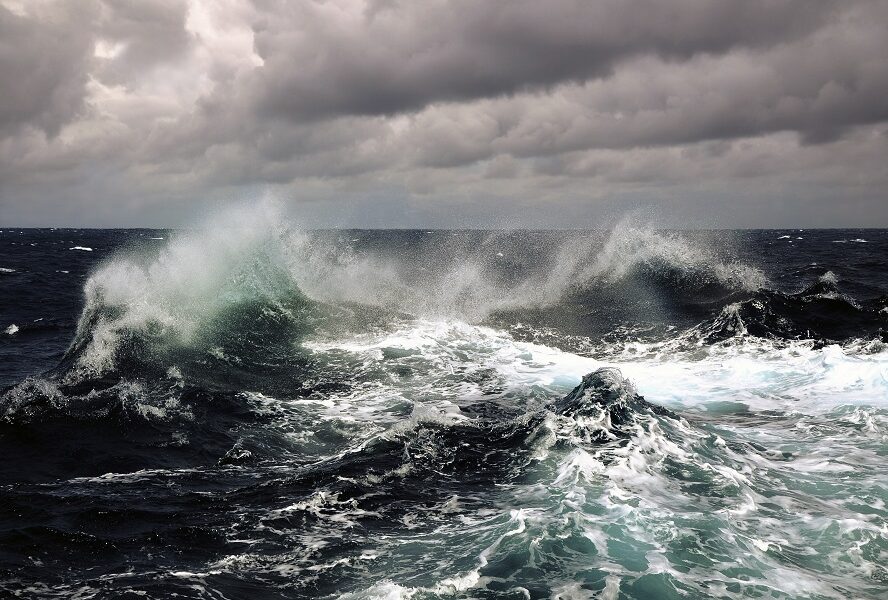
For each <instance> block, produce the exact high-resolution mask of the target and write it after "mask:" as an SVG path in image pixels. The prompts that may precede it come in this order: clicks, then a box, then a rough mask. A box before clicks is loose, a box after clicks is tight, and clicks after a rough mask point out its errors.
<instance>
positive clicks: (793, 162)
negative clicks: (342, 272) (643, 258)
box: [0, 0, 888, 226]
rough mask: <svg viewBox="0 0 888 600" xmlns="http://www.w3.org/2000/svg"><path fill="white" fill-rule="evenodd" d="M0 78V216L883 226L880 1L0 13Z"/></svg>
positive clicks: (613, 1) (154, 5) (83, 4)
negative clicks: (854, 222)
mask: <svg viewBox="0 0 888 600" xmlns="http://www.w3.org/2000/svg"><path fill="white" fill-rule="evenodd" d="M0 78H2V81H4V94H3V95H0V221H2V222H10V223H12V222H32V223H37V222H39V220H40V219H41V218H43V219H45V218H46V215H53V216H54V218H56V217H57V218H63V219H68V221H70V222H74V221H78V220H81V221H82V220H84V219H85V220H86V221H85V222H88V221H89V219H92V220H93V221H94V222H95V223H102V224H140V223H141V224H149V223H155V224H163V223H158V222H157V219H161V220H162V219H173V220H175V219H178V218H184V217H186V216H187V215H189V214H191V213H192V212H194V210H197V209H196V207H198V206H209V205H214V204H215V203H217V202H220V201H223V200H225V199H237V198H241V197H244V196H258V195H264V194H273V195H278V196H282V197H284V198H288V199H292V200H293V201H294V202H295V203H300V202H301V203H303V204H304V207H303V208H304V211H307V213H306V214H310V215H313V216H311V218H312V219H319V218H320V217H319V215H321V214H323V213H325V212H326V214H327V219H328V222H329V223H336V222H337V221H338V220H340V219H342V218H348V219H369V218H372V219H373V223H374V224H378V223H377V221H379V222H381V223H382V224H385V222H386V220H387V219H388V220H390V221H391V224H407V223H408V222H410V223H413V224H419V223H420V222H427V223H428V224H439V225H441V224H443V225H446V224H465V223H462V220H465V219H467V220H468V223H469V224H472V223H477V222H478V220H479V219H482V220H483V219H488V220H493V221H496V219H503V220H505V221H506V222H509V223H518V224H522V225H525V226H533V225H534V224H539V225H552V224H558V225H559V226H565V225H569V224H571V223H578V222H582V221H583V218H584V217H583V215H584V214H586V213H584V211H589V212H590V214H595V213H596V212H597V211H599V210H602V206H604V205H607V206H610V207H611V209H612V210H617V208H618V207H619V206H621V205H622V204H625V205H626V206H627V207H628V206H648V205H653V204H657V205H662V206H665V207H672V210H674V212H675V214H685V215H687V216H685V217H682V218H683V219H685V220H686V219H687V217H688V216H690V217H694V216H698V212H699V207H700V206H704V205H705V206H706V207H708V208H707V210H710V211H713V213H714V214H716V215H717V214H722V215H724V216H725V218H727V219H729V220H731V222H736V223H746V217H747V216H749V218H753V219H754V218H759V219H762V220H763V222H761V223H759V224H760V225H767V224H769V223H768V222H767V220H768V219H770V218H772V217H773V218H774V219H777V218H780V219H783V218H785V217H786V212H785V209H781V210H783V212H780V213H779V214H778V213H777V212H774V211H776V207H777V206H781V207H785V206H797V207H799V212H800V214H801V213H803V212H804V213H805V218H807V219H813V220H814V221H817V220H818V219H819V220H823V219H826V221H825V222H828V220H829V218H834V219H845V218H846V217H849V216H850V215H858V216H859V215H861V214H864V213H865V212H866V210H871V211H872V212H873V215H874V216H873V218H868V219H866V221H865V222H866V224H873V222H874V219H875V220H877V221H878V222H880V223H883V224H885V225H888V203H886V202H885V201H884V200H885V197H884V191H883V190H885V189H888V174H886V169H885V168H884V166H882V162H884V161H883V160H881V157H884V156H885V155H886V153H888V147H886V140H888V134H886V132H888V103H886V102H885V101H884V98H886V97H888V3H885V2H884V1H882V0H844V1H842V2H837V1H828V0H822V1H821V0H750V1H747V2H732V1H727V0H714V1H713V0H604V1H601V2H580V1H569V0H552V1H551V2H544V3H541V2H530V1H527V2H525V1H523V0H521V1H515V2H508V3H498V2H489V3H479V2H469V1H468V0H447V1H445V0H430V1H428V2H422V3H417V2H397V1H386V2H381V1H369V2H362V1H361V0H329V1H327V2H285V1H284V0H255V1H253V2H250V1H248V0H214V1H213V2H210V1H206V0H190V1H189V2H179V1H174V0H150V1H140V2H136V1H127V0H73V1H66V0H33V1H29V2H19V1H16V0H0ZM6 82H13V85H6ZM7 89H8V90H9V92H8V93H7ZM756 194H759V196H761V198H766V197H771V198H775V197H776V198H780V199H781V200H780V202H779V203H777V202H775V203H773V204H771V205H769V204H767V203H766V202H764V200H755V199H754V198H758V197H759V196H756ZM830 195H832V196H831V197H841V198H843V201H844V202H846V203H848V204H849V205H856V206H859V207H867V208H865V209H864V208H859V209H858V210H848V211H846V212H844V213H843V212H841V211H838V212H836V211H835V210H832V209H831V208H830V205H829V202H828V201H827V198H828V197H830ZM704 198H705V199H706V200H705V201H704ZM805 202H810V203H811V206H814V207H816V210H817V211H819V212H818V213H817V214H815V215H810V214H808V213H807V212H806V211H805V209H804V208H803V207H804V206H805ZM368 203H369V204H368ZM621 203H622V204H621ZM479 204H480V205H483V207H482V206H478V205H479ZM372 205H376V206H378V207H379V210H376V211H374V210H373V209H371V208H369V207H370V206H372ZM683 206H684V207H685V208H681V207H683ZM691 206H693V207H695V208H693V209H691V208H688V207H691ZM744 206H746V207H748V208H747V209H744ZM769 206H771V207H772V208H770V209H769V208H768V207H769ZM349 207H351V208H349ZM547 207H558V209H557V210H556V211H554V212H553V211H552V210H550V208H547ZM584 207H585V208H584ZM303 208H301V209H299V210H303ZM769 210H770V211H771V212H769ZM744 211H746V212H744ZM343 215H345V217H343ZM460 215H462V216H460ZM769 215H771V216H769ZM818 215H819V216H818ZM855 218H856V217H855ZM417 219H418V220H419V221H417ZM321 221H323V219H321ZM818 222H819V221H818ZM53 224H64V222H54V223H53ZM352 224H360V223H352ZM784 224H789V223H784ZM810 224H811V223H806V225H810ZM846 224H847V223H846Z"/></svg>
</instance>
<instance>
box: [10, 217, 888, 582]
mask: <svg viewBox="0 0 888 600" xmlns="http://www.w3.org/2000/svg"><path fill="white" fill-rule="evenodd" d="M886 343H888V231H886V230H765V231H703V232H700V231H697V232H680V231H663V230H656V229H651V228H648V227H645V226H641V225H633V224H632V223H630V222H628V221H626V222H622V223H620V224H618V225H616V226H615V227H613V228H612V229H610V230H607V231H558V232H552V231H549V232H537V231H505V232H502V231H500V232H493V231H487V232H485V231H443V230H435V231H407V230H390V231H379V230H373V231H369V230H336V231H304V230H300V229H298V228H297V227H295V226H293V225H291V224H289V223H287V222H286V221H285V220H283V219H279V218H268V217H265V216H264V215H263V214H260V213H256V214H252V213H236V214H233V215H229V216H227V217H224V218H220V219H218V220H216V221H214V222H211V223H207V224H205V225H204V226H202V227H200V228H196V229H193V230H180V231H160V230H144V229H138V230H89V229H52V230H50V229H8V228H3V229H2V231H0V597H3V598H6V597H21V598H65V599H81V600H83V599H89V598H102V599H130V598H132V599H136V598H194V599H197V598H201V599H214V600H223V599H227V600H235V599H244V600H246V599H250V600H253V599H265V598H269V599H284V598H347V599H357V598H366V599H370V598H379V599H393V600H394V599H398V598H413V599H417V600H419V599H427V598H515V599H526V598H551V599H559V600H575V599H585V598H601V599H605V600H615V599H621V600H623V599H670V598H682V599H696V598H723V599H735V598H769V599H773V598H786V599H789V598H793V599H812V600H813V599H828V598H829V599H833V598H834V599H843V600H844V599H849V598H854V599H880V598H881V599H884V598H888V506H886V504H888V345H886Z"/></svg>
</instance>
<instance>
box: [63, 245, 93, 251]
mask: <svg viewBox="0 0 888 600" xmlns="http://www.w3.org/2000/svg"><path fill="white" fill-rule="evenodd" d="M68 250H82V251H84V252H92V251H93V249H92V248H87V247H86V246H74V247H73V248H68Z"/></svg>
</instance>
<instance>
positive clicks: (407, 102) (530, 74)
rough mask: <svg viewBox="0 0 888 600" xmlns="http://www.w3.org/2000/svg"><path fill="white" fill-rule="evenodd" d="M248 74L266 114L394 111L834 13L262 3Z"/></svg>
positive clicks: (773, 37) (699, 48) (524, 0)
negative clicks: (255, 64)
mask: <svg viewBox="0 0 888 600" xmlns="http://www.w3.org/2000/svg"><path fill="white" fill-rule="evenodd" d="M260 5H261V6H262V7H263V9H264V10H263V13H262V16H261V17H260V18H258V19H257V21H256V24H255V27H256V48H257V51H258V54H259V55H260V56H261V57H262V58H263V60H264V61H265V64H264V66H263V68H261V69H258V70H257V71H256V73H255V77H254V78H251V80H250V81H249V84H250V88H251V89H253V90H256V91H257V94H256V96H257V97H256V102H257V104H258V106H259V107H260V109H261V110H263V111H264V112H265V113H267V114H270V115H276V116H287V117H290V118H294V119H297V120H302V119H306V118H316V117H324V116H330V115H336V114H365V115H380V114H395V113H399V112H403V111H410V110H416V109H419V108H422V107H424V106H426V105H428V104H431V103H434V102H440V101H460V100H471V99H476V98H484V97H490V96H497V95H502V94H510V93H514V92H517V91H523V90H533V89H540V88H547V87H550V86H553V85H555V84H558V83H561V82H564V81H581V80H586V79H589V78H593V77H602V76H605V75H608V74H610V73H611V72H612V71H613V69H614V68H615V67H616V65H617V64H618V63H619V61H620V60H622V59H625V58H628V57H633V56H638V55H640V54H655V55H658V56H662V57H665V58H669V59H674V60H678V59H686V58H689V57H691V56H694V55H696V54H699V53H720V52H724V51H727V50H729V49H731V48H734V47H738V46H758V45H769V44H774V43H783V42H786V41H787V40H790V39H793V38H795V37H797V36H799V35H803V34H805V33H807V32H809V31H810V30H811V29H813V28H815V27H817V26H818V25H820V24H822V23H823V22H824V21H825V20H826V19H827V18H829V17H830V16H831V15H832V14H833V9H834V7H835V6H836V4H835V3H834V2H830V1H821V0H776V1H775V0H747V1H745V2H734V1H732V0H715V1H713V0H671V1H670V2H661V1H657V0H602V1H598V2H577V1H576V0H549V1H547V2H538V1H535V0H518V1H514V2H509V3H499V2H474V1H472V0H449V1H440V0H430V1H428V2H399V3H385V4H384V5H380V4H377V5H375V6H372V7H370V8H368V10H366V11H364V12H358V13H353V14H347V13H345V14H344V13H343V12H342V11H340V10H338V7H336V6H335V5H333V4H329V3H312V2H296V3H292V2H285V1H277V2H261V3H260Z"/></svg>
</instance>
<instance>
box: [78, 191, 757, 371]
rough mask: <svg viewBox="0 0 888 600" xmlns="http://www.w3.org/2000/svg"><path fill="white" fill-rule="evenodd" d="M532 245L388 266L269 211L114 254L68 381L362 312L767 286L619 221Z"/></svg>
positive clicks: (484, 243)
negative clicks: (603, 229)
mask: <svg viewBox="0 0 888 600" xmlns="http://www.w3.org/2000/svg"><path fill="white" fill-rule="evenodd" d="M442 238H443V239H442ZM541 239H542V241H536V242H535V241H534V240H532V239H530V238H529V237H528V236H522V235H515V234H514V233H498V234H485V235H480V234H474V233H471V232H469V233H465V232H463V233H459V232H454V233H451V234H448V233H441V234H439V235H437V236H436V237H434V238H433V239H431V240H430V241H428V242H423V241H419V242H417V243H416V244H414V245H413V246H412V247H411V248H408V252H411V253H409V254H396V253H393V252H392V251H391V250H386V251H383V250H379V249H375V248H373V247H360V245H359V244H355V242H358V241H359V240H357V239H348V238H347V237H345V236H343V235H338V236H337V235H330V234H322V233H318V232H306V231H302V230H300V229H299V228H298V227H296V226H294V225H293V224H292V223H289V222H287V221H286V220H285V219H283V218H282V217H281V215H280V212H279V211H278V210H277V209H276V208H275V207H273V206H268V205H264V206H261V207H259V208H255V207H254V208H251V209H250V210H237V211H231V212H229V213H227V214H226V215H224V216H222V217H219V218H216V219H214V220H212V221H211V222H208V223H205V224H204V225H203V226H201V227H200V228H198V229H195V230H191V231H184V232H180V233H178V234H175V235H173V236H172V238H171V239H170V240H169V242H168V243H167V245H166V246H165V247H163V248H162V249H160V250H159V251H145V250H135V249H133V250H130V251H129V252H125V253H121V254H118V255H116V256H114V257H113V258H111V259H110V260H109V261H107V262H105V263H104V264H103V265H101V266H100V267H99V268H98V269H97V270H96V271H95V272H94V273H93V274H92V275H91V277H90V278H89V280H88V281H87V283H86V286H85V290H84V292H85V308H84V311H83V314H82V315H81V317H80V320H79V325H78V329H77V334H76V337H75V340H74V342H73V344H72V347H71V350H70V352H69V359H70V363H71V365H72V370H71V377H74V378H77V377H84V376H99V375H101V374H103V373H107V372H109V371H111V370H114V369H115V367H116V364H117V362H118V361H119V360H121V359H123V358H127V357H137V358H139V359H140V360H141V362H145V359H150V358H151V357H155V358H160V359H161V360H160V362H164V361H163V358H164V357H167V358H169V355H170V354H176V353H180V352H182V351H186V350H187V351H198V352H201V353H210V354H213V355H222V354H225V355H230V354H231V352H229V350H232V348H230V347H231V346H233V345H234V346H236V345H237V344H238V343H244V344H248V343H249V342H250V340H251V339H252V340H253V341H254V342H255V345H256V346H257V348H256V350H257V351H260V350H261V351H262V352H263V353H264V354H263V355H267V354H268V351H269V349H274V347H275V345H274V344H273V343H272V342H273V341H274V340H278V341H279V342H280V343H281V344H283V345H285V346H286V345H289V347H291V349H292V346H293V342H298V340H299V338H300V336H303V335H305V334H306V333H307V332H308V331H310V330H311V329H312V328H313V327H315V326H317V325H318V324H321V323H323V324H324V325H325V326H327V327H336V326H340V327H341V326H343V324H344V323H349V322H353V323H354V324H355V325H356V326H357V327H358V328H363V327H366V326H367V325H368V320H369V318H370V316H371V315H372V314H374V313H372V311H370V312H368V311H367V310H366V307H372V308H376V309H380V310H384V311H388V312H389V313H391V315H405V314H406V315H412V316H420V317H435V318H442V317H443V318H451V319H458V320H463V321H466V322H482V321H484V320H485V319H488V318H490V317H491V316H493V315H496V314H501V313H504V312H510V311H511V312H515V311H524V310H532V309H540V308H543V307H549V306H553V305H556V304H558V303H561V302H566V301H568V300H569V301H571V302H573V304H574V305H575V306H580V307H581V309H582V307H583V306H585V305H594V304H596V303H598V304H599V305H610V306H624V307H627V309H631V308H632V307H637V308H636V309H635V310H636V312H638V313H642V312H648V313H649V312H650V311H661V310H666V309H667V308H668V306H666V305H668V304H670V303H671V302H673V301H675V299H676V298H678V299H679V300H682V299H683V300H689V301H690V302H697V301H698V300H699V298H700V297H702V296H705V297H706V298H707V299H712V298H716V299H718V298H723V297H726V296H728V295H730V294H732V293H736V292H743V291H752V290H756V289H758V288H760V287H761V286H762V285H763V284H764V283H765V281H766V280H765V277H764V275H763V274H762V273H761V272H760V271H759V270H758V269H756V268H754V267H751V266H749V265H746V264H743V263H741V262H739V261H737V260H725V259H722V258H721V257H720V255H719V254H718V253H717V252H715V251H713V250H712V249H711V248H708V247H706V246H703V245H701V244H699V243H693V242H691V241H690V240H689V239H687V238H686V237H684V236H682V235H680V234H677V233H666V232H657V231H654V230H653V229H650V228H646V227H639V226H635V225H632V224H630V223H629V222H623V223H621V224H619V225H618V226H617V227H615V228H614V229H613V230H611V231H610V232H609V233H607V234H606V235H602V234H583V233H578V232H572V233H566V234H561V235H560V236H557V237H556V238H554V240H555V241H552V240H553V238H550V237H547V238H541ZM642 288H644V290H642ZM652 290H653V291H652ZM639 298H641V299H645V302H642V303H639ZM664 306H666V308H664ZM349 307H351V308H349ZM360 307H365V308H360ZM583 310H584V309H583ZM586 312H588V311H586ZM334 321H339V322H338V323H334ZM251 334H252V335H251ZM259 334H261V335H259ZM281 351H282V352H285V351H286V350H285V349H283V348H282V349H281ZM241 358H243V357H241ZM166 362H170V361H169V360H167V361H166Z"/></svg>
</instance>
